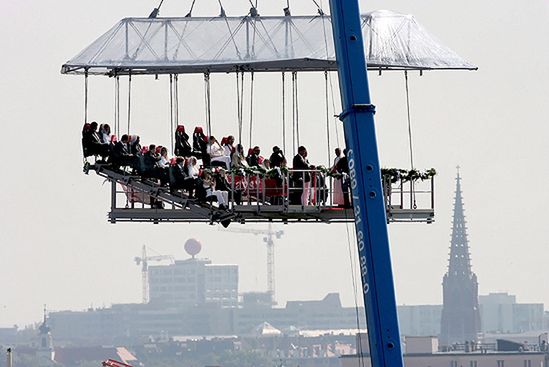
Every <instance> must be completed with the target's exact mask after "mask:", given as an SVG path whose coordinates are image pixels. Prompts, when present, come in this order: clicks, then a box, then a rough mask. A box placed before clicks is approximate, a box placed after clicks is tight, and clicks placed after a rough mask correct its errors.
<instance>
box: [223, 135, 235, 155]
mask: <svg viewBox="0 0 549 367" xmlns="http://www.w3.org/2000/svg"><path fill="white" fill-rule="evenodd" d="M224 139H225V141H224V143H225V144H223V143H221V145H222V146H223V149H224V150H225V155H226V156H227V157H232V156H233V153H234V136H232V135H229V136H227V137H226V138H224Z"/></svg>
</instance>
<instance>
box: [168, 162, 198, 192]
mask: <svg viewBox="0 0 549 367" xmlns="http://www.w3.org/2000/svg"><path fill="white" fill-rule="evenodd" d="M195 186H196V179H194V178H193V177H190V176H189V174H188V172H187V169H186V168H185V159H184V158H183V157H177V158H176V159H175V164H174V165H173V166H171V167H170V192H171V193H172V194H174V193H175V192H176V191H177V190H181V189H184V190H187V191H189V198H192V197H193V193H194V188H195Z"/></svg>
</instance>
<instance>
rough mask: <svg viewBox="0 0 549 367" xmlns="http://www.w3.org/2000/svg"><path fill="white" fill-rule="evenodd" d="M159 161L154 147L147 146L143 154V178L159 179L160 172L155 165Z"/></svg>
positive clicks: (152, 145)
mask: <svg viewBox="0 0 549 367" xmlns="http://www.w3.org/2000/svg"><path fill="white" fill-rule="evenodd" d="M159 161H160V156H159V155H157V154H156V145H154V144H151V145H149V149H147V151H146V152H145V153H143V171H142V173H141V174H142V175H143V177H150V178H160V171H159V170H158V165H157V163H158V162H159Z"/></svg>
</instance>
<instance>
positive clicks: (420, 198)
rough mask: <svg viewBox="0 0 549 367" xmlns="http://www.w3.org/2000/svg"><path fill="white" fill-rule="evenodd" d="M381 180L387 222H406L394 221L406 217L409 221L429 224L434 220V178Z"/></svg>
mask: <svg viewBox="0 0 549 367" xmlns="http://www.w3.org/2000/svg"><path fill="white" fill-rule="evenodd" d="M382 179H383V191H384V198H385V207H386V211H387V217H388V220H389V221H406V220H395V218H396V216H400V217H401V218H404V217H407V218H409V219H410V221H426V222H429V223H430V222H432V221H433V220H434V219H433V217H434V210H435V179H434V176H430V177H427V178H424V179H416V180H408V179H405V178H399V179H398V180H392V179H391V177H390V176H383V177H382ZM422 218H424V220H422ZM414 219H417V220H414Z"/></svg>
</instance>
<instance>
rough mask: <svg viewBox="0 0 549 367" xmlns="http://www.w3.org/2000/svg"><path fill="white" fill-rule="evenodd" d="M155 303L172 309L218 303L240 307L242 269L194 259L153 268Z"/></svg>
mask: <svg viewBox="0 0 549 367" xmlns="http://www.w3.org/2000/svg"><path fill="white" fill-rule="evenodd" d="M149 298H150V303H151V304H157V305H164V306H168V307H188V306H201V305H204V304H207V303H208V304H217V305H219V306H222V307H236V306H238V266H237V265H217V264H212V263H211V260H208V259H198V258H194V257H193V258H191V259H188V260H182V261H179V260H178V261H175V263H174V264H171V265H159V266H149Z"/></svg>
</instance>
